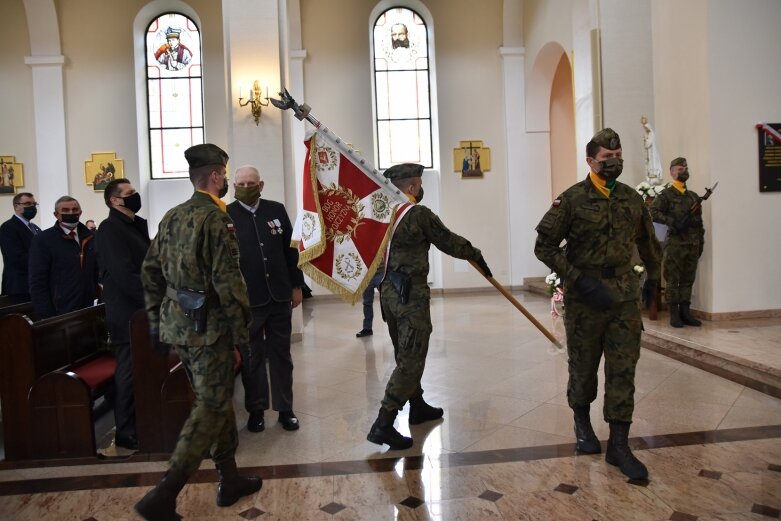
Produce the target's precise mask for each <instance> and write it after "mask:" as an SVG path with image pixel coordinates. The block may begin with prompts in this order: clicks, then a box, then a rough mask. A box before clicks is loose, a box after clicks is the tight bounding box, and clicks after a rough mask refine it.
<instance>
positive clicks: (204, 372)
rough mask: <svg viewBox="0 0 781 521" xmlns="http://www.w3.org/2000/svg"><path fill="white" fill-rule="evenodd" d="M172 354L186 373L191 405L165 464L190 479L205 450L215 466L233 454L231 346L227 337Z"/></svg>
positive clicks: (178, 348)
mask: <svg viewBox="0 0 781 521" xmlns="http://www.w3.org/2000/svg"><path fill="white" fill-rule="evenodd" d="M176 354H178V355H179V358H180V359H181V360H182V364H183V365H184V368H185V371H186V372H187V377H188V378H189V380H190V385H191V386H192V389H193V393H194V394H195V404H194V405H193V408H192V410H191V411H190V416H189V417H188V418H187V421H186V422H184V426H182V430H181V432H180V433H179V439H178V440H177V442H176V448H175V449H174V452H173V454H171V459H170V460H169V461H168V464H169V466H170V467H171V468H172V469H176V470H178V471H180V472H182V473H183V474H184V475H186V476H191V475H192V474H193V473H195V471H196V470H198V467H199V466H200V464H201V460H203V456H204V454H205V453H206V451H207V450H210V451H211V456H212V460H213V461H214V463H215V464H219V463H223V462H225V461H228V460H230V459H232V458H233V457H234V455H235V454H236V447H237V446H238V444H239V436H238V432H237V431H236V416H235V414H234V412H233V382H234V380H235V374H234V358H233V345H232V342H231V338H230V336H221V337H220V338H219V339H218V340H217V342H215V343H214V344H212V345H210V346H199V347H189V346H176Z"/></svg>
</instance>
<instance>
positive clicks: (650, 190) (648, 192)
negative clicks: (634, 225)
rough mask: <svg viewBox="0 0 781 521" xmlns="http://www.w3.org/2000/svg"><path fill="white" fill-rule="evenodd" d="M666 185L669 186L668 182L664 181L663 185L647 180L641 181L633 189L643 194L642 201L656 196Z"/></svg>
mask: <svg viewBox="0 0 781 521" xmlns="http://www.w3.org/2000/svg"><path fill="white" fill-rule="evenodd" d="M668 186H670V183H665V184H663V185H651V184H649V183H648V181H643V182H642V183H640V184H639V185H637V186H636V187H635V190H636V191H637V193H638V194H640V195H642V196H643V201H645V200H646V199H647V198H649V197H656V196H657V195H659V194H661V193H662V191H663V190H664V189H665V188H667V187H668Z"/></svg>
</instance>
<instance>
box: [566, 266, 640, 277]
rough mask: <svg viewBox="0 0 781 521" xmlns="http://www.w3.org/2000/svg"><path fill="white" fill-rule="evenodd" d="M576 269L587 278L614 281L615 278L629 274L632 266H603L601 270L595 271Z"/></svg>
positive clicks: (596, 269)
mask: <svg viewBox="0 0 781 521" xmlns="http://www.w3.org/2000/svg"><path fill="white" fill-rule="evenodd" d="M578 269H579V270H580V271H581V272H583V273H584V274H586V275H588V276H589V277H596V278H598V279H614V278H616V277H620V276H621V275H623V274H624V273H629V272H630V271H632V265H631V264H624V265H623V266H605V267H603V268H595V269H587V268H578Z"/></svg>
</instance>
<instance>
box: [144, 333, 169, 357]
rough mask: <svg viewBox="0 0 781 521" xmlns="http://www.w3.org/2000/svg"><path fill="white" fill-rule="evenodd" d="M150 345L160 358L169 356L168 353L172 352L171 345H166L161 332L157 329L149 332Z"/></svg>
mask: <svg viewBox="0 0 781 521" xmlns="http://www.w3.org/2000/svg"><path fill="white" fill-rule="evenodd" d="M149 344H150V345H151V346H152V349H154V351H155V353H157V354H158V355H160V356H168V353H169V351H170V350H171V344H166V343H165V342H163V341H162V340H160V330H159V329H157V328H155V329H150V330H149Z"/></svg>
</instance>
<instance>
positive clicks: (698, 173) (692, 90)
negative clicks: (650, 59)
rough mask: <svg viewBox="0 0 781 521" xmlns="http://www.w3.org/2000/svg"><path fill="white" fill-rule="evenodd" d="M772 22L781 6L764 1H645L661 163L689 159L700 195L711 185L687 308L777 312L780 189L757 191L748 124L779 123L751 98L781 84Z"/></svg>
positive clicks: (771, 102) (770, 106)
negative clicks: (702, 248) (714, 187)
mask: <svg viewBox="0 0 781 521" xmlns="http://www.w3.org/2000/svg"><path fill="white" fill-rule="evenodd" d="M779 21H781V4H779V3H778V2H773V1H770V0H764V1H763V0H752V1H749V2H742V3H739V4H733V3H731V2H724V1H717V2H705V1H699V2H687V3H686V4H685V7H683V6H682V5H681V4H680V2H672V1H670V2H658V3H657V2H655V3H654V4H653V30H654V72H655V76H656V82H655V94H656V114H657V119H658V129H657V134H658V138H659V141H660V144H661V147H662V152H663V156H662V163H663V166H664V167H665V169H666V167H667V166H668V165H669V161H670V159H671V158H672V157H675V156H678V155H682V156H685V157H687V159H688V163H689V168H690V169H691V172H692V177H691V179H690V181H689V185H690V186H691V188H692V189H693V190H695V191H697V192H698V193H700V194H702V193H703V192H704V188H705V187H706V186H711V185H712V184H713V183H714V182H715V181H719V187H718V190H717V191H716V192H715V194H714V195H713V197H712V198H711V199H710V200H708V202H706V203H705V205H704V218H705V226H706V237H705V240H706V243H705V251H704V253H703V256H702V258H701V259H700V263H699V267H698V277H697V282H696V284H695V287H694V296H693V307H695V308H697V309H703V310H705V311H708V312H712V313H724V312H739V311H756V310H769V309H775V310H778V309H781V295H779V293H778V290H777V288H778V287H779V286H780V285H781V284H780V283H781V275H779V270H778V262H777V259H778V257H779V255H781V241H778V239H777V238H776V237H777V235H778V232H777V230H776V228H777V223H778V221H779V218H780V217H781V204H779V194H778V193H760V192H759V186H758V185H759V182H758V153H757V130H756V129H755V128H754V125H755V124H756V122H757V121H765V122H772V123H775V122H778V121H781V105H780V104H779V103H778V100H777V96H773V95H767V96H763V95H757V94H758V93H762V92H765V91H763V90H762V86H763V85H764V86H776V85H778V84H779V83H780V82H781V69H779V67H778V66H777V64H778V56H777V53H776V51H775V49H777V48H778V45H779V44H780V43H781V35H779V34H778V31H777V29H776V28H777V26H778V23H779ZM673 35H674V37H673ZM772 88H773V87H771V90H770V91H767V92H772ZM666 173H667V171H666Z"/></svg>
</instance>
